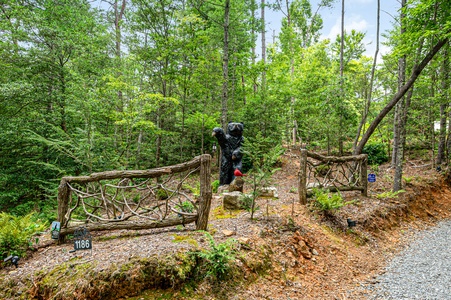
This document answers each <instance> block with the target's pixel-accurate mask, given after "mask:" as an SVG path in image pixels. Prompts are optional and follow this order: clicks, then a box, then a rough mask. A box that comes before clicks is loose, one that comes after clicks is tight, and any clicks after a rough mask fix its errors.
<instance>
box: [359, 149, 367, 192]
mask: <svg viewBox="0 0 451 300" xmlns="http://www.w3.org/2000/svg"><path fill="white" fill-rule="evenodd" d="M367 170H368V154H365V158H364V159H362V163H361V164H360V184H361V185H362V187H363V190H362V195H363V196H365V197H367V196H368V179H367V177H368V174H367V173H368V171H367Z"/></svg>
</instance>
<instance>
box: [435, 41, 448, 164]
mask: <svg viewBox="0 0 451 300" xmlns="http://www.w3.org/2000/svg"><path fill="white" fill-rule="evenodd" d="M448 50H449V45H446V46H445V47H444V48H443V62H442V72H441V73H442V79H441V81H442V84H441V88H442V90H441V94H442V96H441V97H442V99H443V103H444V104H443V105H441V106H440V115H441V114H442V107H443V114H444V116H443V117H442V118H441V119H440V120H441V122H440V138H442V136H443V141H442V140H441V139H440V144H442V142H443V145H442V147H443V148H442V149H443V150H442V151H443V153H442V154H441V156H442V157H441V158H440V159H439V158H437V163H438V164H442V163H448V160H449V142H450V139H449V133H450V127H449V126H451V124H450V123H451V122H449V119H448V115H447V114H446V110H447V109H449V97H448V92H447V91H448V90H449V71H450V70H449V51H448ZM450 113H451V112H450ZM446 123H448V136H447V134H446V127H447V126H446ZM440 144H439V150H440ZM439 153H440V151H439ZM439 156H440V154H439Z"/></svg>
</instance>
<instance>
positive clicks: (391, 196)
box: [376, 190, 406, 199]
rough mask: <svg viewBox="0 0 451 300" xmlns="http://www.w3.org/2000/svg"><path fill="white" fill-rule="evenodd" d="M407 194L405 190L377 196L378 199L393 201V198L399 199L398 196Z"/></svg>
mask: <svg viewBox="0 0 451 300" xmlns="http://www.w3.org/2000/svg"><path fill="white" fill-rule="evenodd" d="M405 192H406V191H405V190H399V191H396V192H393V191H387V192H383V193H380V194H377V195H376V198H377V199H392V198H398V195H399V194H402V193H405Z"/></svg>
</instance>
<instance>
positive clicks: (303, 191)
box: [298, 149, 307, 205]
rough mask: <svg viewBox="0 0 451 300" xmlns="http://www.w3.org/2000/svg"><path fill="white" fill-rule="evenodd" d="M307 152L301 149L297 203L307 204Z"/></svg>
mask: <svg viewBox="0 0 451 300" xmlns="http://www.w3.org/2000/svg"><path fill="white" fill-rule="evenodd" d="M306 185H307V150H306V149H301V161H300V167H299V188H298V190H299V203H300V204H304V205H305V204H307V186H306Z"/></svg>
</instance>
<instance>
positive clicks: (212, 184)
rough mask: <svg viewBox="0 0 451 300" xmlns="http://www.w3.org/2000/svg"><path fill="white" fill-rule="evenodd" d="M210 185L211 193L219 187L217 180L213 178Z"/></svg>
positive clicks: (215, 191)
mask: <svg viewBox="0 0 451 300" xmlns="http://www.w3.org/2000/svg"><path fill="white" fill-rule="evenodd" d="M211 187H212V189H213V193H217V192H218V188H219V180H217V179H216V180H215V181H213V182H212V183H211Z"/></svg>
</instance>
